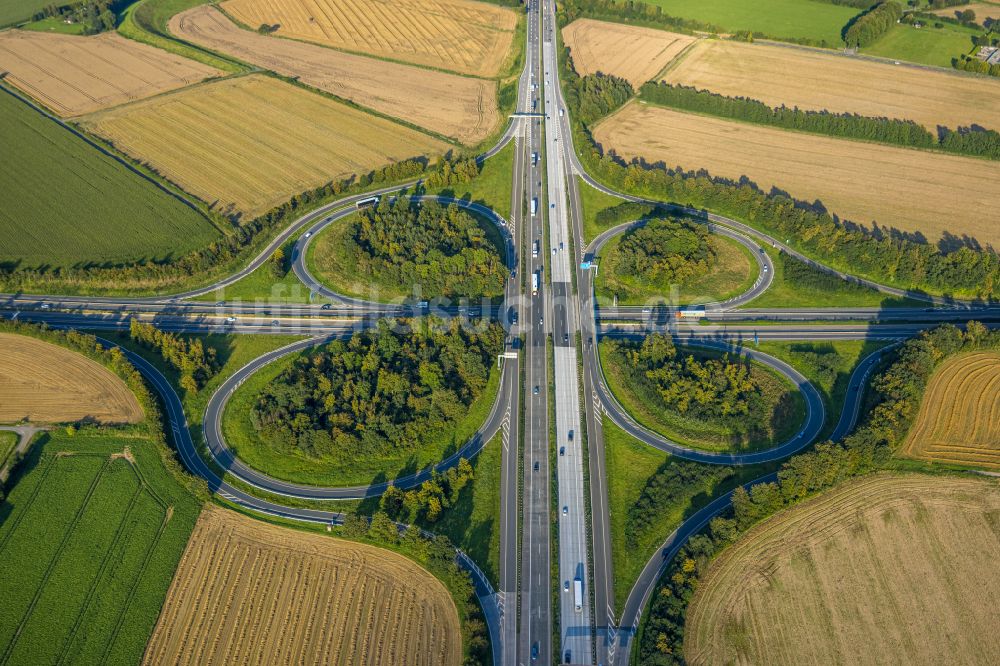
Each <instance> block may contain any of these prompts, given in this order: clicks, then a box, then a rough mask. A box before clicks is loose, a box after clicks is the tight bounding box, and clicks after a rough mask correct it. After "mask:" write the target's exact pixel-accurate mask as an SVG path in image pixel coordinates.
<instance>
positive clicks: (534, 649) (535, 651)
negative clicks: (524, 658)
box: [531, 642, 538, 661]
mask: <svg viewBox="0 0 1000 666" xmlns="http://www.w3.org/2000/svg"><path fill="white" fill-rule="evenodd" d="M536 659H538V643H537V642H536V643H533V644H532V645H531V661H534V660H536Z"/></svg>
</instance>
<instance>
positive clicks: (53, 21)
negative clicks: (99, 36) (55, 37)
mask: <svg viewBox="0 0 1000 666" xmlns="http://www.w3.org/2000/svg"><path fill="white" fill-rule="evenodd" d="M21 30H34V31H36V32H55V33H58V34H61V35H82V34H83V24H82V23H66V22H65V21H64V20H62V19H61V18H59V17H58V16H49V17H47V18H43V19H41V20H39V21H32V22H31V23H26V24H25V25H22V26H21Z"/></svg>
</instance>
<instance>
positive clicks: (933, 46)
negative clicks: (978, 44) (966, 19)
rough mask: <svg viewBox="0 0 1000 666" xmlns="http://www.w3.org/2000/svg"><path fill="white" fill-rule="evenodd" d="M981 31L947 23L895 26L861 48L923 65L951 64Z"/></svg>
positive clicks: (868, 52)
mask: <svg viewBox="0 0 1000 666" xmlns="http://www.w3.org/2000/svg"><path fill="white" fill-rule="evenodd" d="M958 9H961V7H959V8H958ZM981 32H982V31H981V30H977V29H971V28H966V27H964V26H958V25H951V24H948V23H945V24H943V25H942V27H941V28H934V27H932V26H924V27H922V28H914V27H912V26H908V25H896V26H893V28H892V29H891V30H890V31H889V32H888V33H887V34H886V35H885V36H884V37H882V38H881V39H879V40H878V41H877V42H875V43H874V44H872V45H871V46H869V47H867V48H864V49H862V52H863V53H867V54H870V55H876V56H882V57H885V58H898V59H899V60H909V61H910V62H918V63H921V64H924V65H937V66H938V67H951V59H952V58H957V57H958V56H960V55H962V54H963V53H969V51H970V50H971V49H972V38H973V37H975V36H976V35H977V34H980V33H981Z"/></svg>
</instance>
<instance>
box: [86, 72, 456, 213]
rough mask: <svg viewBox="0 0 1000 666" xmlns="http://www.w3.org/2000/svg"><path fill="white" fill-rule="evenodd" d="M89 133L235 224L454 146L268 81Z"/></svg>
mask: <svg viewBox="0 0 1000 666" xmlns="http://www.w3.org/2000/svg"><path fill="white" fill-rule="evenodd" d="M82 122H83V125H84V126H85V127H86V128H87V129H89V130H91V131H93V132H96V133H97V134H100V135H101V136H103V137H105V138H107V139H108V140H109V141H111V142H113V143H114V145H115V146H116V147H117V148H119V149H120V150H123V151H124V152H126V153H128V154H129V155H132V156H133V157H135V158H136V159H138V160H141V161H142V162H145V163H147V164H149V165H150V166H151V167H152V168H154V169H155V170H156V171H158V172H159V173H161V174H163V175H164V176H166V177H167V178H169V179H170V180H172V181H174V182H175V183H177V184H178V185H180V186H181V187H183V188H184V189H185V190H187V191H188V192H190V193H192V194H194V195H195V196H198V197H200V198H201V199H202V200H203V201H205V202H207V203H209V204H210V205H211V206H212V207H213V208H214V209H216V210H218V211H220V212H222V213H223V214H227V215H238V214H243V215H245V216H248V217H253V216H255V215H258V214H260V213H263V212H265V211H267V210H269V209H270V208H272V207H274V206H276V205H278V204H280V203H282V202H283V201H286V200H287V199H288V198H289V197H290V196H292V195H293V194H298V193H299V192H302V191H303V190H306V189H309V188H313V187H317V186H319V185H322V184H323V183H326V182H329V181H331V180H339V179H341V178H346V177H348V176H350V175H352V174H361V173H367V172H368V171H370V170H372V169H375V168H378V167H381V166H384V165H386V164H390V163H392V162H396V161H399V160H402V159H406V158H409V157H418V156H421V155H440V154H442V153H443V152H444V151H445V150H447V149H448V147H449V146H448V144H446V143H445V142H444V141H441V140H439V139H435V138H433V137H430V136H428V135H426V134H423V133H421V132H418V131H416V130H412V129H410V128H407V127H404V126H402V125H399V124H397V123H394V122H392V121H389V120H385V119H383V118H377V117H375V116H373V115H371V114H370V113H366V112H364V111H360V110H358V109H354V108H351V107H349V106H347V105H345V104H341V103H339V102H335V101H333V100H330V99H327V98H324V97H322V96H320V95H317V94H314V93H311V92H309V91H307V90H303V89H301V88H297V87H295V86H293V85H291V84H288V83H283V82H281V81H278V80H277V79H273V78H270V77H267V76H263V75H253V76H243V77H239V78H234V79H225V80H222V81H216V82H213V83H209V84H205V85H202V86H196V87H193V88H187V89H185V90H181V91H178V92H176V93H172V94H169V95H162V96H160V97H157V98H155V99H151V100H146V101H143V102H138V103H136V104H130V105H128V106H125V107H121V108H118V109H112V110H110V111H106V112H101V113H98V114H95V115H91V116H87V117H86V118H84V119H83V121H82Z"/></svg>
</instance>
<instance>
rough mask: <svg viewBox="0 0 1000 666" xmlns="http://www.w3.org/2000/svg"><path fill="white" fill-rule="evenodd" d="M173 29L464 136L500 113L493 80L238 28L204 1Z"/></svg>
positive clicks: (483, 132)
mask: <svg viewBox="0 0 1000 666" xmlns="http://www.w3.org/2000/svg"><path fill="white" fill-rule="evenodd" d="M170 31H171V32H172V33H173V34H175V35H177V36H178V37H180V38H182V39H184V40H187V41H189V42H193V43H195V44H200V45H201V46H205V47H207V48H210V49H212V50H215V51H219V52H222V53H227V54H230V55H233V56H235V57H237V58H239V59H240V60H243V61H246V62H250V63H253V64H254V65H257V66H258V67H264V68H266V69H270V70H272V71H275V72H277V73H279V74H282V75H284V76H290V77H292V76H294V77H298V79H299V80H300V81H302V82H303V83H305V84H308V85H310V86H313V87H315V88H319V89H320V90H325V91H327V92H329V93H333V94H334V95H337V96H338V97H342V98H344V99H349V100H351V101H352V102H355V103H357V104H360V105H362V106H366V107H368V108H371V109H374V110H376V111H379V112H381V113H384V114H386V115H389V116H394V117H396V118H401V119H403V120H406V121H408V122H411V123H413V124H415V125H420V126H421V127H425V128H427V129H429V130H432V131H434V132H437V133H439V134H443V135H445V136H450V137H454V138H456V139H458V140H459V141H461V142H463V143H467V144H475V143H478V142H479V141H481V140H483V139H485V138H486V136H487V135H488V134H489V133H490V131H492V129H493V128H494V127H495V126H496V124H497V123H498V122H499V121H500V117H499V114H498V112H497V95H496V89H497V86H496V83H495V82H493V81H484V80H482V79H474V78H470V77H467V76H458V75H456V74H446V73H444V72H436V71H432V70H428V69H422V68H419V67H412V66H409V65H401V64H399V63H394V62H387V61H385V60H378V59H375V58H367V57H365V56H359V55H353V54H350V53H344V52H343V51H336V50H334V49H328V48H323V47H322V46H315V45H313V44H304V43H302V42H296V41H292V40H288V39H274V38H272V37H265V36H263V35H259V34H257V33H255V32H249V31H247V30H243V29H241V28H239V27H238V26H237V25H236V24H235V23H233V22H232V21H230V20H229V19H228V18H226V16H225V15H224V14H223V13H222V12H220V11H219V10H218V9H216V8H215V7H212V6H211V5H201V6H199V7H195V8H193V9H191V10H189V11H186V12H183V13H181V14H178V15H176V16H174V17H173V18H172V19H171V20H170Z"/></svg>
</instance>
